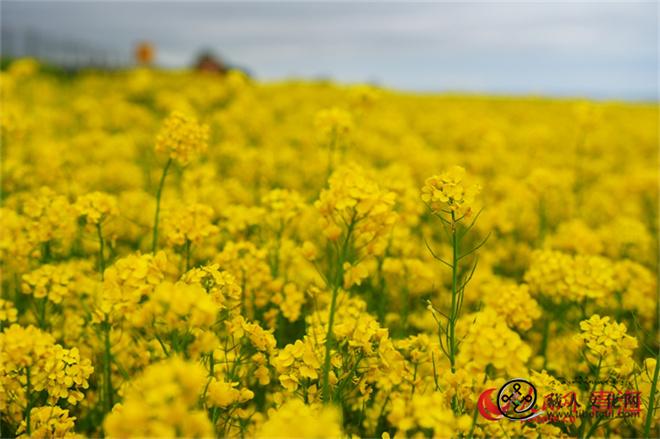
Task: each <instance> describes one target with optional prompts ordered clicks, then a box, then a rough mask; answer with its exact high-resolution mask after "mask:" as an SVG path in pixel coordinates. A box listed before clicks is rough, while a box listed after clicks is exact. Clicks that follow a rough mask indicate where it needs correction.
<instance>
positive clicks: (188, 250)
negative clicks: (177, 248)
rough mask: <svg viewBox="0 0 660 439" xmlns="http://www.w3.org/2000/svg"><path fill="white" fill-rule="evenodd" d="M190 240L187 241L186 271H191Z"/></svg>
mask: <svg viewBox="0 0 660 439" xmlns="http://www.w3.org/2000/svg"><path fill="white" fill-rule="evenodd" d="M190 245H191V242H190V239H186V271H188V270H190Z"/></svg>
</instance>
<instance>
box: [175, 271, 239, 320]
mask: <svg viewBox="0 0 660 439" xmlns="http://www.w3.org/2000/svg"><path fill="white" fill-rule="evenodd" d="M181 281H182V282H185V283H188V284H197V285H200V286H201V287H203V288H204V289H205V290H206V292H207V293H209V295H210V296H211V298H212V299H213V301H214V302H215V304H216V305H217V306H218V307H220V309H229V310H236V307H237V306H240V300H241V287H240V286H239V285H238V283H237V282H236V278H235V277H234V276H233V275H232V274H231V273H229V272H227V271H222V270H220V268H219V266H218V264H213V265H206V266H204V267H200V268H193V269H192V270H190V271H188V272H186V273H185V274H184V275H183V277H182V278H181Z"/></svg>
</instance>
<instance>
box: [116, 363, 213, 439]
mask: <svg viewBox="0 0 660 439" xmlns="http://www.w3.org/2000/svg"><path fill="white" fill-rule="evenodd" d="M205 385H206V374H205V372H204V368H203V367H201V366H200V365H199V364H196V363H190V362H186V361H184V360H182V359H181V358H179V357H173V358H171V359H169V360H166V361H162V362H160V363H155V364H152V365H151V366H149V367H148V368H147V369H146V370H145V371H144V372H143V373H142V374H140V375H139V376H137V377H136V378H135V379H134V380H133V381H132V382H131V383H130V386H129V388H128V389H127V390H126V394H125V398H124V402H123V403H121V404H120V405H117V406H115V408H114V409H113V411H112V413H110V414H109V415H108V416H107V417H106V419H105V421H104V428H105V431H106V434H107V436H109V437H133V436H140V437H175V436H183V437H208V436H210V435H211V434H212V431H213V427H212V425H211V421H210V420H209V419H208V417H207V416H206V413H205V412H204V411H202V410H199V409H197V401H198V400H199V398H200V396H201V394H202V392H203V390H204V386H205Z"/></svg>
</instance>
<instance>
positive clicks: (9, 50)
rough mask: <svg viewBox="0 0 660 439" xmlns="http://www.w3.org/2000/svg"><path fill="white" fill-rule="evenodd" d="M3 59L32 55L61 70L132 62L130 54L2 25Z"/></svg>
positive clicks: (1, 47) (117, 66)
mask: <svg viewBox="0 0 660 439" xmlns="http://www.w3.org/2000/svg"><path fill="white" fill-rule="evenodd" d="M0 53H1V55H2V57H3V58H21V57H32V58H36V59H38V60H40V61H43V62H46V63H49V64H52V65H54V66H58V67H61V68H64V69H71V70H78V69H82V68H100V69H117V68H123V67H126V66H129V65H131V64H132V63H133V60H132V58H131V54H130V53H126V52H122V51H120V50H110V49H107V48H100V47H96V46H94V45H92V44H88V43H86V42H82V41H72V40H70V39H66V38H60V37H57V36H53V35H47V34H44V33H42V32H38V31H35V30H31V29H13V28H11V27H5V26H3V27H2V29H1V31H0Z"/></svg>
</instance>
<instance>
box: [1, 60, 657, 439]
mask: <svg viewBox="0 0 660 439" xmlns="http://www.w3.org/2000/svg"><path fill="white" fill-rule="evenodd" d="M0 75H1V76H0V88H1V92H2V112H1V115H0V128H1V135H2V146H3V148H2V168H1V172H2V205H1V208H0V224H1V225H0V229H1V230H2V234H1V236H0V258H1V260H2V268H1V274H2V298H1V299H0V329H1V332H0V353H1V354H2V359H1V361H0V384H1V386H0V412H1V413H2V416H1V428H2V430H1V434H0V436H2V437H14V436H23V437H28V436H33V437H73V436H76V435H79V436H85V437H90V436H91V437H98V436H101V435H104V436H107V437H174V436H179V437H239V436H240V437H348V436H351V437H352V436H355V437H383V438H387V437H443V438H446V437H463V438H467V437H493V436H506V437H511V438H513V437H520V436H524V437H580V438H583V437H592V436H598V437H603V436H607V437H657V436H658V435H659V434H660V431H659V430H658V427H657V424H658V421H659V420H660V418H659V416H658V411H657V404H658V402H659V401H658V399H659V398H658V396H657V395H658V389H657V381H658V363H657V361H656V358H657V352H658V337H657V334H658V298H657V294H658V282H657V264H658V234H657V224H658V183H659V181H658V169H659V168H658V149H657V148H658V140H659V139H658V121H659V119H658V107H657V104H656V103H653V104H642V103H636V104H634V103H618V102H590V101H575V100H560V99H556V100H551V99H541V98H538V99H534V98H503V97H501V98H495V97H486V96H478V95H473V96H466V95H432V94H428V95H422V94H412V93H403V92H397V91H394V90H388V89H381V88H377V87H374V86H368V85H340V84H336V83H332V82H303V81H299V82H293V81H291V82H285V83H261V82H258V81H255V80H253V79H250V78H249V77H247V76H246V75H244V74H243V73H240V72H237V71H231V72H229V73H228V74H227V75H218V74H209V73H198V72H197V73H196V72H190V71H178V72H176V71H169V72H166V71H160V70H157V69H147V68H136V69H133V70H127V71H118V72H107V71H106V72H94V71H89V72H81V73H78V74H76V75H72V76H66V75H61V74H58V73H49V72H48V71H46V70H45V69H44V68H42V67H41V66H40V65H39V64H37V63H36V62H35V61H32V60H30V59H22V60H18V61H15V62H14V63H13V64H11V65H10V66H9V68H7V69H6V70H3V71H2V73H1V74H0ZM516 379H520V380H521V381H520V382H517V381H515V380H516ZM512 380H513V381H512ZM516 383H517V384H516ZM520 383H522V384H524V385H527V386H528V388H526V390H525V389H524V390H521V389H522V388H521V387H520V385H521V384H520ZM512 386H515V387H512ZM508 389H513V390H512V393H511V395H509V394H508V393H506V392H508V391H509V390H508ZM498 391H499V393H498ZM503 395H504V396H505V397H506V398H504V399H502V396H503ZM532 395H533V396H534V401H533V402H532V400H531V397H532ZM528 396H529V398H527V397H528Z"/></svg>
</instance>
